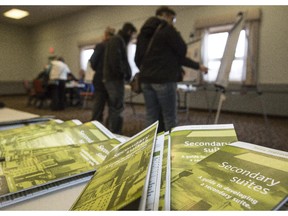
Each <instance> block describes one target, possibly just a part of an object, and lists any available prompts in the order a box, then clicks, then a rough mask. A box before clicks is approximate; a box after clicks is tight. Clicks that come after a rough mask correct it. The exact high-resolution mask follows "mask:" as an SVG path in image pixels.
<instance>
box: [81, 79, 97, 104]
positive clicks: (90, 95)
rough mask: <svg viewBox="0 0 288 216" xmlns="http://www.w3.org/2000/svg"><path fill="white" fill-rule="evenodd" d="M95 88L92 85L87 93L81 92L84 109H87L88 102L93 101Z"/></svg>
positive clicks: (89, 85)
mask: <svg viewBox="0 0 288 216" xmlns="http://www.w3.org/2000/svg"><path fill="white" fill-rule="evenodd" d="M93 95H94V92H93V88H92V84H88V87H87V90H86V91H81V92H80V97H81V99H82V102H83V105H82V108H83V109H85V108H86V107H87V105H88V101H89V100H92V99H93Z"/></svg>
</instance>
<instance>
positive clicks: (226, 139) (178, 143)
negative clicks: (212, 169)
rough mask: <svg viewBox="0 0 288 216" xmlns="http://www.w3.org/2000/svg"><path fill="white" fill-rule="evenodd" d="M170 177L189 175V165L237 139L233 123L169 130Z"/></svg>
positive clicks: (189, 126)
mask: <svg viewBox="0 0 288 216" xmlns="http://www.w3.org/2000/svg"><path fill="white" fill-rule="evenodd" d="M170 136H171V177H172V184H173V181H174V180H173V178H174V177H176V178H178V175H179V173H181V172H183V173H182V174H185V175H186V174H187V175H189V172H190V167H191V165H193V164H195V163H197V162H199V161H201V160H203V159H204V158H206V157H207V156H209V155H210V154H212V153H214V152H216V151H218V150H219V149H220V148H222V147H223V146H225V145H228V144H230V143H232V142H235V141H238V139H237V135H236V131H235V129H234V126H233V124H218V125H187V126H179V127H175V128H173V129H172V131H171V134H170Z"/></svg>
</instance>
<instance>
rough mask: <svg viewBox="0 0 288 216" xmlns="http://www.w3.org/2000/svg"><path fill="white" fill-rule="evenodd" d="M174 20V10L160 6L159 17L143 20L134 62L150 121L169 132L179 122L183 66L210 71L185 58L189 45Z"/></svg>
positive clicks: (148, 122) (148, 120)
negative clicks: (178, 110) (178, 95)
mask: <svg viewBox="0 0 288 216" xmlns="http://www.w3.org/2000/svg"><path fill="white" fill-rule="evenodd" d="M175 19H176V13H175V11H173V10H172V9H170V8H169V7H160V8H159V9H158V10H157V11H156V16H155V17H151V18H149V19H148V20H147V21H146V22H145V23H144V25H143V26H142V28H141V30H140V34H139V36H138V38H137V49H136V54H135V63H136V65H137V66H138V68H140V80H141V82H142V84H141V87H142V91H143V94H144V100H145V105H146V112H147V114H146V119H147V124H148V125H150V124H152V123H153V122H155V121H157V120H159V128H158V132H160V131H168V130H170V129H171V128H173V127H175V126H176V125H177V105H176V101H177V98H176V97H177V93H176V90H177V81H179V76H181V73H182V72H183V70H182V66H188V67H191V68H194V69H199V70H201V71H203V72H207V70H208V69H207V68H206V67H204V66H203V65H200V64H199V63H198V62H194V61H193V60H192V59H188V58H186V52H187V46H186V44H185V42H184V40H183V39H182V37H181V35H180V33H179V32H178V31H177V30H176V29H175V28H174V26H173V22H175ZM156 29H157V31H156ZM152 37H153V41H152V43H151V44H150V45H149V42H150V40H151V38H152ZM148 46H150V48H149V49H148V48H147V47H148Z"/></svg>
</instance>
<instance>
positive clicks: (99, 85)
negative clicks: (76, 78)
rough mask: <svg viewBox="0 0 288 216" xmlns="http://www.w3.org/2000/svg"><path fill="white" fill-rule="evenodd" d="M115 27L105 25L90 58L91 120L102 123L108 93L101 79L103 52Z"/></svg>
mask: <svg viewBox="0 0 288 216" xmlns="http://www.w3.org/2000/svg"><path fill="white" fill-rule="evenodd" d="M114 34H115V29H113V28H110V27H107V28H106V30H105V32H104V38H103V41H102V42H101V43H98V44H96V46H95V48H94V52H93V54H92V56H91V58H90V65H91V68H92V69H93V70H94V71H95V74H94V76H93V82H92V83H93V86H94V96H93V100H94V101H93V109H92V118H91V121H93V120H97V121H99V122H102V123H103V112H104V108H105V104H106V103H107V101H108V93H107V91H106V88H105V86H104V83H103V81H102V79H103V63H104V52H105V46H106V43H107V41H108V40H109V39H110V38H111V37H112V36H114Z"/></svg>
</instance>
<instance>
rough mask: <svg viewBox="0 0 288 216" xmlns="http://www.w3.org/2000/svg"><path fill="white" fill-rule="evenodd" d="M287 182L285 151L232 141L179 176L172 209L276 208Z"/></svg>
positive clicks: (287, 191) (287, 156)
mask: <svg viewBox="0 0 288 216" xmlns="http://www.w3.org/2000/svg"><path fill="white" fill-rule="evenodd" d="M287 185H288V153H287V152H284V151H279V150H275V149H270V148H266V147H262V146H259V145H255V144H251V143H245V142H235V143H232V144H230V145H226V146H224V147H223V148H221V149H220V150H218V151H217V152H215V153H214V154H212V155H210V156H209V157H207V158H205V159H203V160H201V161H200V162H198V163H197V164H195V165H193V166H191V169H190V174H189V175H182V176H179V178H178V179H177V181H176V182H175V183H174V184H173V187H174V188H177V191H178V192H177V193H174V194H173V195H172V210H277V209H278V208H279V207H281V206H282V205H284V203H285V202H287V200H288V187H287Z"/></svg>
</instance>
